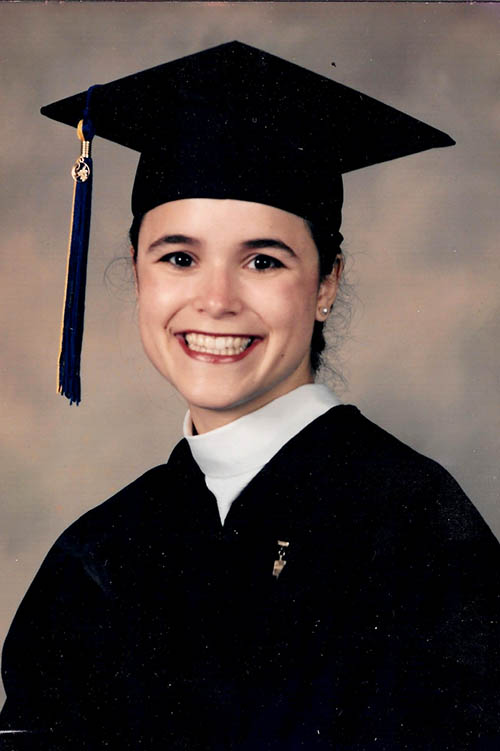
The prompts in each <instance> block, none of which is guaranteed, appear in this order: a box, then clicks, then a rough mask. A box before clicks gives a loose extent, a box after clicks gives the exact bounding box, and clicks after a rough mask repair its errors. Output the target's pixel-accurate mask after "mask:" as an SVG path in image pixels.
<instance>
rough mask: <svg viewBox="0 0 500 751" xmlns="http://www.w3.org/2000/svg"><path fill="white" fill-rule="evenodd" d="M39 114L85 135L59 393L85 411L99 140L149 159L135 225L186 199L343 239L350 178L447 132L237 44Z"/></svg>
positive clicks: (141, 174)
mask: <svg viewBox="0 0 500 751" xmlns="http://www.w3.org/2000/svg"><path fill="white" fill-rule="evenodd" d="M41 112H42V114H44V115H46V116H47V117H50V118H52V119H54V120H57V121H59V122H62V123H65V124H67V125H71V126H73V127H76V128H78V134H79V137H80V139H81V140H82V154H81V156H80V158H79V159H78V160H77V163H76V164H75V167H74V168H73V173H72V174H73V177H74V179H75V198H74V206H73V216H72V233H71V238H70V253H69V258H68V279H67V289H66V301H65V311H64V321H63V335H62V343H61V355H60V359H59V391H60V392H61V393H63V394H64V395H65V396H67V397H68V398H69V399H70V402H76V403H78V402H79V401H80V376H79V371H80V351H81V340H82V334H83V311H84V287H85V273H86V257H87V249H88V233H89V226H90V189H91V181H92V164H91V160H90V141H91V140H92V137H93V136H94V134H95V135H99V136H101V137H102V138H106V139H108V140H111V141H114V142H115V143H118V144H121V145H122V146H126V147H128V148H131V149H134V150H136V151H138V152H140V155H141V156H140V159H139V165H138V169H137V174H136V178H135V182H134V187H133V192H132V213H133V216H134V221H136V222H140V220H141V218H142V216H143V215H144V214H145V213H146V212H147V211H149V210H150V209H152V208H154V207H155V206H158V205H160V204H162V203H166V202H168V201H173V200H177V199H180V198H233V199H239V200H246V201H254V202H257V203H265V204H269V205H271V206H275V207H276V208H281V209H284V210H285V211H289V212H291V213H294V214H297V215H298V216H301V217H303V218H304V219H307V220H308V221H310V222H312V223H313V224H314V225H315V226H319V227H321V228H322V229H323V231H325V230H326V232H328V233H329V234H330V235H332V236H334V235H338V230H339V227H340V217H341V208H342V179H341V175H342V174H343V173H345V172H350V171H351V170H355V169H360V168H362V167H368V166H369V165H372V164H376V163H379V162H384V161H388V160H390V159H396V158H398V157H402V156H406V155H408V154H413V153H417V152H420V151H425V150H427V149H431V148H434V147H441V146H451V145H453V144H454V141H453V139H452V138H450V136H448V135H447V134H446V133H443V132H442V131H440V130H437V129H436V128H433V127H431V126H430V125H427V124H425V123H423V122H421V121H419V120H417V119H415V118H413V117H411V116H409V115H406V114H404V113H402V112H400V111H398V110H396V109H394V108H393V107H390V106H388V105H386V104H383V103H382V102H379V101H377V100H375V99H373V98H371V97H369V96H366V95H365V94H362V93H360V92H358V91H355V90H354V89H351V88H349V87H347V86H344V85H342V84H339V83H337V82H336V81H333V80H331V79H330V78H327V77H325V76H322V75H319V74H317V73H313V72H312V71H309V70H307V69H305V68H302V67H300V66H298V65H296V64H294V63H291V62H288V61H286V60H283V59H281V58H279V57H277V56H275V55H271V54H269V53H267V52H264V51H262V50H259V49H257V48H255V47H251V46H249V45H246V44H243V43H241V42H236V41H235V42H229V43H226V44H221V45H219V46H217V47H213V48H211V49H208V50H204V51H202V52H199V53H196V54H194V55H188V56H186V57H183V58H180V59H178V60H174V61H172V62H168V63H165V64H163V65H159V66H157V67H154V68H150V69H148V70H145V71H141V72H140V73H136V74H134V75H130V76H127V77H125V78H121V79H119V80H117V81H112V82H111V83H108V84H103V85H99V86H92V87H91V88H90V89H89V90H88V91H87V92H82V93H80V94H76V95H75V96H71V97H68V98H66V99H62V100H60V101H58V102H54V103H53V104H49V105H47V106H46V107H42V110H41Z"/></svg>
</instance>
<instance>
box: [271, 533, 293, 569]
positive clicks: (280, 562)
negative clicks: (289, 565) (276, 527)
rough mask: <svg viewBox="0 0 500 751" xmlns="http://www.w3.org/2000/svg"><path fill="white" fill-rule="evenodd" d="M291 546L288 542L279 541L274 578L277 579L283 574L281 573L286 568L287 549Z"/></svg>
mask: <svg viewBox="0 0 500 751" xmlns="http://www.w3.org/2000/svg"><path fill="white" fill-rule="evenodd" d="M289 545H290V543H289V542H287V541H286V540H278V558H277V560H275V561H274V566H273V576H275V577H276V579H277V578H278V576H279V575H280V574H281V572H282V571H283V569H284V568H285V566H286V560H285V556H286V549H287V548H288V546H289Z"/></svg>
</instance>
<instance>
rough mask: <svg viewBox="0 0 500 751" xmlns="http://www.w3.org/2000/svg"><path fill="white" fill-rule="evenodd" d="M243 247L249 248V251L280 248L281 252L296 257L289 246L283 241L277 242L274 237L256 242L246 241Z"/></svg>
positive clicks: (260, 238) (261, 238)
mask: <svg viewBox="0 0 500 751" xmlns="http://www.w3.org/2000/svg"><path fill="white" fill-rule="evenodd" d="M242 245H243V247H244V248H248V250H260V249H261V248H279V249H280V250H284V251H286V252H287V253H289V254H290V255H292V256H294V255H296V254H295V251H294V250H292V248H291V247H290V246H289V245H287V244H286V243H284V242H283V241H282V240H276V239H275V238H272V237H259V238H257V239H256V240H245V242H243V243H242Z"/></svg>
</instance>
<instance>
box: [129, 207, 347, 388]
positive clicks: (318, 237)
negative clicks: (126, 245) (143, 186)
mask: <svg viewBox="0 0 500 751" xmlns="http://www.w3.org/2000/svg"><path fill="white" fill-rule="evenodd" d="M141 222H142V216H139V217H134V220H133V222H132V226H131V227H130V230H129V238H130V243H131V245H132V248H133V251H134V253H133V260H134V263H135V262H136V261H137V249H138V245H139V230H140V227H141ZM306 224H307V226H308V228H309V232H310V233H311V237H312V239H313V240H314V244H315V245H316V248H317V250H318V255H319V279H320V282H321V281H322V280H323V279H325V277H327V276H328V274H331V272H332V271H333V267H334V266H335V264H336V263H338V262H339V261H340V259H341V258H342V249H341V247H340V244H341V242H342V240H343V237H342V235H341V234H340V232H338V231H336V232H333V233H332V232H330V231H329V230H327V229H324V228H322V227H319V226H318V225H315V224H313V223H312V222H309V221H306ZM324 326H325V322H324V321H314V328H313V333H312V337H311V356H310V362H311V368H312V371H313V373H317V372H318V370H319V369H320V367H321V364H322V358H323V352H324V350H325V347H326V341H325V336H324V333H323V329H324Z"/></svg>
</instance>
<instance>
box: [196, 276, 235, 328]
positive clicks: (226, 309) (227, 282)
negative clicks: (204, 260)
mask: <svg viewBox="0 0 500 751" xmlns="http://www.w3.org/2000/svg"><path fill="white" fill-rule="evenodd" d="M194 305H195V308H196V310H197V312H198V313H205V314H208V315H209V316H211V317H212V318H225V317H226V316H229V317H230V316H234V315H237V314H238V313H239V312H240V311H241V309H242V301H241V296H240V293H239V287H238V281H237V279H236V278H235V274H234V273H233V272H232V271H231V270H230V269H226V268H221V267H220V266H217V267H215V268H213V269H211V270H206V271H205V273H204V274H203V276H202V277H200V279H199V280H198V287H197V290H196V297H195V301H194Z"/></svg>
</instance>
